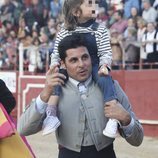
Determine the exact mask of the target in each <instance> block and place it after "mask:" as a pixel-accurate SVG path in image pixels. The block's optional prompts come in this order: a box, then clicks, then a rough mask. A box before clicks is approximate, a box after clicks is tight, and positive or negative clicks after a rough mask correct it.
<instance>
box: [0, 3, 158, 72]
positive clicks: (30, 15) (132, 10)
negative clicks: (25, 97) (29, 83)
mask: <svg viewBox="0 0 158 158" xmlns="http://www.w3.org/2000/svg"><path fill="white" fill-rule="evenodd" d="M63 1H64V0H1V2H0V69H9V70H17V69H18V63H19V49H18V48H19V44H20V43H22V44H23V46H24V51H23V58H24V63H23V64H24V68H25V70H29V71H31V72H34V71H36V72H45V68H46V65H49V58H50V54H51V53H52V52H53V46H54V41H55V37H56V34H57V32H58V30H59V29H60V26H61V24H62V23H63V17H62V4H63ZM99 7H100V8H99V13H98V18H97V22H99V23H103V24H104V25H106V27H107V28H108V29H109V36H110V41H111V47H112V53H113V69H120V68H121V66H120V65H122V64H123V63H124V64H125V65H126V67H125V68H126V69H135V68H137V66H136V67H135V66H133V64H137V63H139V61H140V59H141V60H142V62H143V63H146V62H158V56H157V54H158V42H157V40H158V35H157V21H158V0H100V1H99ZM142 48H143V49H142ZM140 52H141V53H140ZM153 53H154V55H153ZM151 54H152V55H151ZM155 54H156V56H155Z"/></svg>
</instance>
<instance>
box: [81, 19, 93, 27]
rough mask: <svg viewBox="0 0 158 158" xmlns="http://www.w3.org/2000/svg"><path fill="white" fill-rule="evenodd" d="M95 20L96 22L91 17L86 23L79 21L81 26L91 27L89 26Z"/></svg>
mask: <svg viewBox="0 0 158 158" xmlns="http://www.w3.org/2000/svg"><path fill="white" fill-rule="evenodd" d="M94 22H95V19H90V20H88V21H87V22H85V23H79V24H78V26H81V27H89V26H91V25H92V24H93V23H94Z"/></svg>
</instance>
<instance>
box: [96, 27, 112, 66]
mask: <svg viewBox="0 0 158 158" xmlns="http://www.w3.org/2000/svg"><path fill="white" fill-rule="evenodd" d="M97 32H98V33H97V35H96V38H98V39H96V41H97V46H98V57H99V67H101V66H102V65H106V66H107V67H108V68H109V69H111V63H112V50H111V45H110V39H109V33H108V30H107V29H106V28H105V27H103V26H99V28H98V31H97Z"/></svg>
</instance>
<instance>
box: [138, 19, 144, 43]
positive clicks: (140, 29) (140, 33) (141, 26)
mask: <svg viewBox="0 0 158 158" xmlns="http://www.w3.org/2000/svg"><path fill="white" fill-rule="evenodd" d="M137 28H138V29H137V41H138V42H141V41H142V37H143V35H144V34H145V31H146V22H145V20H144V19H143V18H139V19H138V21H137Z"/></svg>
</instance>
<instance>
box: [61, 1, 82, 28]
mask: <svg viewBox="0 0 158 158" xmlns="http://www.w3.org/2000/svg"><path fill="white" fill-rule="evenodd" d="M83 2H84V0H65V1H64V4H63V14H64V22H65V28H66V29H68V30H74V29H75V28H76V26H77V23H78V17H76V16H74V14H73V13H77V12H78V11H80V12H82V11H81V9H80V6H81V4H82V3H83Z"/></svg>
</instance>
